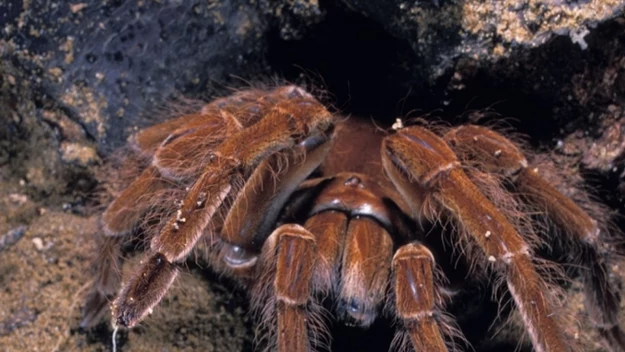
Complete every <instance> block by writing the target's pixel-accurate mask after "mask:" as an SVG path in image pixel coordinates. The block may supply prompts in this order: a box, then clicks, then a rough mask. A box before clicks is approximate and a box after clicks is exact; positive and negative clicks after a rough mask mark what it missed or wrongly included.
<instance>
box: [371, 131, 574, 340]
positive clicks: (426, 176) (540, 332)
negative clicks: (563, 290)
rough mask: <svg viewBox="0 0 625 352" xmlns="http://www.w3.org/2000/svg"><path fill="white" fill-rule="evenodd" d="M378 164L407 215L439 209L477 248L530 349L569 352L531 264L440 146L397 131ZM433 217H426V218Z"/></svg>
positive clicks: (510, 230)
mask: <svg viewBox="0 0 625 352" xmlns="http://www.w3.org/2000/svg"><path fill="white" fill-rule="evenodd" d="M382 160H383V165H384V167H385V169H386V171H387V173H388V175H389V177H390V178H391V180H392V181H393V182H394V183H395V185H396V186H397V188H398V189H399V190H400V192H401V193H402V195H403V196H404V197H405V198H406V199H407V200H408V201H409V202H410V203H411V206H412V207H413V212H415V213H416V212H420V211H423V209H421V207H422V204H428V205H430V206H431V205H433V204H438V205H440V206H441V207H442V208H443V209H445V210H446V211H447V212H448V214H449V215H450V216H451V217H452V218H453V219H455V222H456V224H457V227H458V228H459V229H461V230H463V232H466V235H468V236H469V237H470V238H471V239H472V241H471V242H473V243H475V244H477V245H478V246H479V248H481V250H482V252H483V255H484V257H485V258H484V259H487V262H488V263H489V264H490V266H491V267H492V268H493V269H494V270H495V272H497V273H499V275H501V276H502V277H505V279H506V281H507V286H508V289H509V291H510V293H511V295H512V297H513V299H514V301H515V303H516V306H517V308H518V309H519V311H520V312H521V316H522V318H523V321H524V323H525V326H526V328H527V331H528V333H529V336H530V338H531V340H532V343H533V345H534V348H535V349H536V350H537V351H538V352H546V351H550V352H553V351H557V352H559V351H569V350H571V349H572V347H571V346H570V345H569V343H568V341H570V340H568V339H567V338H566V337H565V336H564V334H563V332H562V331H563V330H562V329H561V328H562V322H561V321H559V318H558V315H557V314H556V312H555V308H554V307H553V302H552V301H551V300H550V299H549V297H548V296H549V292H550V289H549V286H548V285H547V283H546V282H545V281H544V280H543V279H542V278H541V277H540V275H539V274H538V273H537V272H536V269H535V267H534V265H533V263H532V258H531V255H530V247H529V246H528V244H527V243H526V242H525V241H524V239H523V238H522V237H521V236H520V235H519V234H518V232H517V231H516V229H515V228H514V226H512V225H511V224H510V223H509V222H508V220H507V219H506V217H505V216H504V215H503V214H501V213H500V212H499V211H498V210H497V208H496V207H495V206H494V205H493V204H492V203H491V202H490V201H489V200H488V199H487V198H486V197H485V196H484V195H483V194H482V193H481V192H480V191H479V189H478V188H477V187H476V186H475V185H474V184H473V183H472V182H471V181H470V180H469V178H468V176H467V175H466V174H465V173H464V171H463V170H462V168H461V165H460V162H459V161H458V159H457V157H456V155H455V154H454V152H453V151H452V150H451V149H450V147H449V146H448V145H447V144H446V143H445V141H444V140H442V139H441V138H440V137H438V136H437V135H435V134H434V133H432V132H430V131H428V130H426V129H424V128H421V127H418V126H412V127H407V128H403V129H400V130H398V131H397V133H396V134H394V135H391V136H389V137H387V138H386V139H385V140H384V142H383V146H382ZM423 191H425V192H426V197H429V198H431V199H432V200H433V201H428V202H425V203H420V204H415V203H414V200H415V199H418V200H422V199H423V197H424V196H423V194H421V195H415V192H423ZM435 213H436V212H435V211H434V210H429V211H426V214H430V216H431V215H432V214H435ZM430 220H432V221H434V220H436V219H430ZM474 259H476V258H474Z"/></svg>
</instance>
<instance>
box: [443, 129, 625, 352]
mask: <svg viewBox="0 0 625 352" xmlns="http://www.w3.org/2000/svg"><path fill="white" fill-rule="evenodd" d="M445 140H447V142H448V143H449V144H450V145H451V146H452V147H453V148H454V150H455V151H456V154H458V156H459V157H461V158H466V159H468V160H469V161H474V162H477V163H478V164H479V165H480V167H481V168H482V169H483V170H484V171H486V172H490V173H496V174H499V175H502V176H503V177H505V179H506V180H507V181H509V182H510V183H511V184H512V185H513V187H514V188H515V189H516V190H517V191H518V192H519V193H520V195H521V197H522V198H523V200H524V201H526V202H527V203H529V205H530V207H531V210H532V211H533V212H534V213H536V214H540V216H543V217H545V218H546V220H547V221H546V222H550V221H551V222H553V223H554V224H555V225H556V226H557V229H555V232H557V233H561V234H562V235H563V236H562V237H561V238H558V240H560V241H561V242H563V243H566V244H571V246H570V247H571V249H572V250H571V251H569V253H570V255H569V257H570V258H569V260H571V261H573V262H578V263H581V264H582V265H583V267H582V268H583V269H582V277H583V280H584V291H585V295H586V301H585V306H586V309H587V311H588V314H589V316H590V318H591V320H592V322H593V323H594V324H595V326H596V327H597V328H598V329H599V331H600V333H601V334H602V335H603V337H604V338H605V339H606V340H607V343H608V345H609V346H610V348H612V349H614V350H618V351H624V350H625V333H624V332H623V331H622V330H621V328H620V327H619V319H618V312H619V306H620V304H619V303H620V297H619V294H618V290H617V289H616V288H615V287H614V286H613V285H612V284H611V282H610V278H609V268H608V265H607V260H608V259H610V258H609V254H610V253H609V251H607V250H602V248H603V247H604V246H603V243H602V242H601V241H602V240H603V239H605V238H608V237H609V234H607V235H608V236H606V234H605V233H603V234H602V233H601V228H600V225H599V224H598V222H597V221H596V220H594V219H592V218H591V217H590V216H589V215H588V213H586V212H585V211H584V210H583V209H582V208H581V207H580V206H578V205H577V204H576V203H575V202H573V201H572V200H571V199H570V198H568V197H566V196H564V195H563V194H562V193H560V192H559V191H558V190H557V189H556V188H555V187H554V186H553V185H551V184H550V183H549V182H548V181H547V180H546V179H545V178H543V176H541V167H540V165H531V164H529V163H528V161H527V159H526V158H525V156H524V155H523V153H522V151H521V150H520V148H519V147H517V146H516V145H515V144H514V143H512V142H511V141H510V140H508V139H507V138H505V137H504V136H502V135H501V134H499V133H497V132H495V131H493V130H491V129H488V128H485V127H480V126H473V125H467V126H462V127H458V128H454V129H452V130H450V131H449V132H448V133H447V134H446V135H445ZM549 220H550V221H549ZM558 230H559V231H558ZM601 235H603V236H601ZM602 252H604V253H602Z"/></svg>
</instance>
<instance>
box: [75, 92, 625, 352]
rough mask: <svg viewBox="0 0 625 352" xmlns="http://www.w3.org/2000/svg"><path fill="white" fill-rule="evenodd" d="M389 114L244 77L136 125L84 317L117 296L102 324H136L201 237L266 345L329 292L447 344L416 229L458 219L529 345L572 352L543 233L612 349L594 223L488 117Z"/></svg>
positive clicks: (439, 300)
mask: <svg viewBox="0 0 625 352" xmlns="http://www.w3.org/2000/svg"><path fill="white" fill-rule="evenodd" d="M394 127H395V128H394V129H393V130H392V131H391V132H390V133H385V132H381V131H380V130H378V129H375V128H374V127H373V125H372V124H371V123H370V122H362V121H358V120H356V119H337V118H335V117H334V116H333V115H332V114H331V113H330V112H328V110H327V109H326V108H325V107H324V106H323V105H322V104H320V103H319V102H318V101H317V100H315V99H314V98H313V97H312V96H311V95H310V94H309V93H307V92H306V91H304V90H303V89H301V88H299V87H295V86H284V87H278V88H275V89H271V90H246V91H241V92H238V93H236V94H234V95H231V96H228V97H225V98H221V99H217V100H215V101H213V102H212V103H210V104H208V105H206V106H205V107H204V108H203V109H202V110H201V111H200V112H199V113H197V114H193V115H186V116H182V117H179V118H175V119H171V120H168V121H166V122H163V123H161V124H158V125H156V126H153V127H150V128H147V129H144V130H142V131H141V132H139V133H138V134H136V135H135V136H134V137H133V139H132V141H131V145H132V147H133V148H134V149H135V150H136V151H137V153H138V154H140V159H142V160H146V161H148V163H147V167H146V168H145V169H144V170H143V171H142V172H141V173H140V174H139V175H138V176H137V177H136V179H135V180H134V181H133V182H132V183H131V184H130V185H129V186H128V187H127V188H125V190H123V191H122V192H121V193H120V194H119V195H118V197H117V198H116V199H115V200H114V201H113V202H112V203H111V204H110V205H109V207H108V208H107V210H106V211H105V212H104V214H103V215H102V224H103V237H102V238H106V239H107V241H104V245H103V247H102V251H101V253H100V254H99V256H98V258H97V261H96V268H97V280H96V284H95V285H94V288H93V290H92V292H91V294H90V296H89V298H88V300H87V304H86V306H85V309H84V320H83V325H84V326H89V325H91V324H94V323H96V322H97V321H98V320H99V319H100V317H101V316H102V313H103V312H104V311H106V308H107V307H108V302H109V300H112V301H113V303H112V311H113V320H114V324H116V325H122V326H126V327H133V326H134V325H136V324H137V323H139V322H140V321H141V320H142V319H143V318H144V317H145V316H146V315H147V314H148V313H149V312H150V311H151V310H152V308H153V307H154V306H155V305H156V304H158V302H159V301H160V300H161V299H162V297H163V296H164V294H165V292H166V291H167V289H168V287H169V286H170V285H171V284H172V282H173V281H174V279H175V278H176V275H177V273H178V270H179V269H178V266H179V264H180V263H182V262H183V261H184V260H185V258H186V257H187V256H188V255H189V254H190V252H191V251H194V250H196V251H197V252H200V253H201V254H204V255H206V256H207V257H208V259H209V260H210V262H211V263H212V265H213V266H214V268H215V270H218V271H220V272H223V273H225V274H228V275H231V276H232V277H234V278H235V279H237V280H239V281H240V282H241V284H242V285H243V286H244V287H246V288H247V289H248V290H249V292H250V297H251V300H252V306H253V308H254V309H255V311H256V312H257V318H258V319H259V321H260V322H261V323H262V326H263V327H264V329H261V331H263V334H264V335H263V336H264V337H265V338H266V340H265V343H263V345H265V346H266V347H268V348H270V349H272V350H273V349H277V350H278V351H281V352H303V351H308V350H310V349H314V347H315V346H316V345H317V342H318V341H317V340H316V339H317V338H319V336H322V335H323V331H324V325H325V323H326V322H324V321H323V319H321V318H320V316H321V315H320V313H319V312H320V309H322V308H320V305H319V302H320V301H321V300H324V299H325V298H331V299H333V300H334V301H335V302H337V304H335V305H334V309H333V310H334V311H333V312H331V313H333V315H334V316H335V317H336V318H337V319H338V320H340V321H344V322H346V323H348V324H350V325H359V326H363V327H366V326H368V325H370V324H371V323H372V322H373V321H374V320H375V319H376V316H377V315H378V314H379V313H380V312H381V311H384V312H387V314H390V315H392V317H393V318H395V319H396V320H397V329H398V338H397V339H396V340H395V343H396V344H399V345H400V347H408V348H412V349H414V350H415V351H445V350H447V349H449V348H459V346H458V345H456V344H454V341H459V340H461V339H462V337H461V333H460V331H459V330H458V329H457V328H456V324H454V322H453V318H452V317H451V316H450V315H448V314H446V313H445V302H447V301H448V300H449V299H452V300H453V296H449V295H448V294H443V293H444V290H443V288H442V285H443V284H444V281H445V280H444V274H443V273H442V271H441V270H439V269H437V264H436V260H435V258H437V257H438V255H439V253H437V252H436V251H435V254H436V256H435V255H434V254H433V251H432V250H431V249H429V248H428V247H427V246H426V244H425V243H426V242H425V241H424V231H423V229H425V228H426V227H427V226H431V225H428V224H432V223H435V222H437V221H441V222H443V223H445V224H447V223H449V224H453V226H451V227H452V228H453V233H452V234H451V239H450V241H449V242H452V243H453V245H452V246H451V247H452V248H448V250H449V251H453V252H454V253H459V255H460V256H461V258H463V259H464V260H465V261H466V262H467V263H469V266H470V267H471V268H472V270H471V271H470V273H472V275H489V276H490V277H493V280H492V281H494V282H500V283H501V285H500V286H501V287H503V288H505V289H506V290H507V292H509V295H510V297H511V298H512V300H513V302H514V304H515V306H516V309H518V311H519V313H520V316H521V318H522V321H523V323H524V325H525V327H526V331H527V333H528V335H529V337H530V339H531V342H532V344H533V346H534V348H535V349H536V350H537V351H570V350H577V349H578V348H576V346H575V340H574V339H572V338H570V336H568V335H569V334H570V330H569V326H568V325H567V324H566V323H565V314H563V313H561V311H562V307H561V306H560V305H559V304H560V303H559V302H558V301H557V300H556V299H554V298H553V297H556V296H557V295H556V292H557V291H558V290H557V286H555V285H553V284H552V282H553V281H554V280H553V275H547V274H545V273H553V272H554V271H557V270H556V269H557V267H556V266H555V265H552V264H549V261H547V260H544V259H539V258H537V257H536V256H535V255H534V253H535V252H537V251H538V249H539V248H540V247H547V246H548V245H550V244H552V243H554V242H557V243H560V244H564V245H568V247H566V248H567V252H568V253H567V254H570V255H569V256H568V257H567V258H568V259H567V260H569V261H570V262H574V263H576V264H581V265H580V267H581V269H580V272H581V276H582V278H583V282H584V283H585V285H584V287H585V295H586V297H587V299H586V306H587V311H588V312H589V316H590V318H591V320H592V321H593V323H594V324H595V326H596V327H597V329H598V330H599V332H600V333H601V335H602V336H603V337H604V338H605V339H606V341H607V346H609V348H611V349H614V350H623V348H625V344H624V343H625V340H624V339H623V336H624V335H623V332H622V331H621V330H620V328H619V325H618V316H617V312H618V308H619V296H618V292H616V290H615V288H614V287H613V285H612V284H611V283H610V280H609V277H608V267H609V265H608V264H607V262H606V258H607V256H608V254H609V253H606V252H609V251H606V250H605V248H606V245H605V242H606V240H607V239H609V236H608V234H607V233H606V232H607V231H606V226H605V225H603V221H601V219H596V218H597V217H595V219H593V217H591V216H590V215H588V211H584V210H582V207H580V205H578V204H577V203H576V202H574V201H573V200H572V199H570V198H567V197H566V196H564V195H563V194H562V193H560V192H559V191H558V190H557V189H556V187H555V186H554V184H555V183H554V182H553V181H552V180H550V181H547V179H546V178H544V177H543V176H541V174H542V173H541V171H542V169H541V168H542V166H541V165H540V164H537V163H532V161H528V160H527V159H526V158H525V156H524V155H523V153H522V152H521V151H520V148H519V147H518V145H517V144H515V143H513V142H511V141H510V140H508V139H507V138H505V137H503V136H502V135H501V134H499V133H497V132H494V131H493V130H491V129H488V128H485V127H479V126H474V125H465V126H461V127H457V128H451V129H447V131H443V132H442V133H440V135H439V134H437V133H434V132H432V131H431V130H429V129H427V128H424V127H420V126H409V127H403V126H401V124H397V125H396V126H394ZM438 129H439V130H440V128H438ZM553 177H554V176H553V175H552V174H550V178H553ZM560 182H561V181H560ZM556 183H557V182H556ZM580 192H581V191H580ZM591 213H592V212H591ZM526 214H533V215H532V216H528V215H526ZM540 218H543V219H542V222H541V223H540V224H541V225H535V224H534V222H536V221H541V219H540ZM161 219H162V220H161ZM597 220H599V221H597ZM137 228H143V229H144V230H145V229H146V228H156V230H154V231H152V232H150V231H144V233H145V232H147V237H148V239H149V245H148V248H149V250H148V253H147V256H146V259H145V260H144V261H143V263H142V264H141V266H140V268H138V270H137V272H136V274H135V275H134V276H132V277H130V278H127V279H126V280H125V282H124V284H123V285H122V283H121V282H122V278H121V273H120V271H119V270H118V268H119V267H120V264H121V255H120V248H121V244H122V242H123V240H122V239H123V238H124V236H126V235H128V234H131V233H135V232H134V230H135V229H137ZM550 229H551V230H550ZM554 229H556V230H554ZM444 233H448V231H446V232H444ZM554 233H556V234H557V236H556V235H554ZM144 235H145V234H144ZM429 236H433V234H432V233H430V234H429ZM556 237H557V238H556ZM556 239H557V241H555V240H556ZM200 248H201V249H202V250H201V251H200V250H198V249H200ZM444 297H446V298H444ZM383 306H386V307H387V308H388V309H385V310H381V309H380V308H381V307H383Z"/></svg>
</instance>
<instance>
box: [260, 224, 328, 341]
mask: <svg viewBox="0 0 625 352" xmlns="http://www.w3.org/2000/svg"><path fill="white" fill-rule="evenodd" d="M271 237H273V238H271ZM268 242H270V243H275V264H274V265H275V266H276V277H275V279H274V282H273V289H274V294H275V302H276V312H277V325H278V327H277V347H278V351H279V352H306V351H309V350H310V343H309V339H310V336H309V329H308V326H307V324H308V320H309V319H308V316H307V312H306V308H307V307H306V305H307V303H308V300H309V299H310V294H311V287H312V276H313V270H314V267H315V260H316V255H317V251H316V246H315V240H314V237H313V235H312V234H310V232H308V231H307V230H306V229H304V228H303V227H301V226H299V225H283V226H280V227H279V228H278V229H277V230H275V231H274V232H273V233H272V234H271V236H270V238H269V239H268ZM267 264H268V265H272V264H269V263H267Z"/></svg>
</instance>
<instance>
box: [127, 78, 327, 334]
mask: <svg viewBox="0 0 625 352" xmlns="http://www.w3.org/2000/svg"><path fill="white" fill-rule="evenodd" d="M286 88H287V93H288V94H290V96H291V95H292V99H291V100H288V101H282V102H280V103H278V104H276V105H275V106H273V107H272V108H271V109H269V111H268V112H267V115H266V116H265V117H264V118H263V119H262V120H260V121H259V122H257V123H255V124H253V125H252V126H250V127H248V128H246V129H244V130H242V131H241V132H238V133H235V134H233V135H232V136H229V137H228V138H227V139H225V140H224V142H223V143H221V144H220V145H219V146H218V147H216V148H215V150H213V151H212V152H211V153H210V154H208V155H209V158H208V160H209V163H208V165H206V167H205V169H204V170H203V172H202V175H201V176H200V177H199V179H198V180H196V181H195V183H194V184H193V185H192V186H191V187H190V189H189V191H188V193H187V194H186V196H185V198H184V199H183V200H182V202H181V205H180V207H179V209H177V211H176V213H175V214H174V216H172V217H171V218H170V220H169V221H168V222H167V223H166V224H165V225H164V227H163V229H162V230H161V232H160V233H159V234H158V235H157V236H155V237H154V238H153V239H152V241H151V250H152V252H153V253H155V254H153V255H152V257H151V258H152V259H151V261H154V262H155V263H156V262H158V263H159V265H156V264H154V265H148V264H146V266H144V267H143V268H142V269H141V270H140V271H139V272H138V273H137V274H135V276H134V277H133V278H132V279H131V282H130V283H129V284H128V285H127V286H126V288H125V289H124V290H123V291H122V293H121V294H120V296H119V297H118V299H117V300H116V302H115V307H116V309H115V319H116V320H117V321H118V322H119V323H120V324H122V325H126V324H133V325H134V324H135V323H137V322H138V321H139V320H141V318H142V317H144V316H145V314H147V310H149V309H151V308H152V307H153V306H154V305H156V304H157V303H158V301H159V300H160V299H161V298H162V294H164V291H163V292H162V294H161V295H155V294H149V295H146V296H145V297H138V295H139V294H140V293H141V292H144V293H146V294H147V293H148V292H147V291H142V290H140V289H139V288H142V287H148V286H150V285H151V287H156V286H158V287H159V288H160V287H161V286H162V287H165V286H164V285H161V284H160V283H162V282H168V281H167V280H168V279H169V278H171V279H172V280H173V277H175V275H174V274H172V273H174V272H175V271H173V270H169V269H167V268H169V266H171V265H172V263H176V262H179V261H181V260H183V259H184V258H185V257H186V256H187V254H188V253H189V252H190V251H191V249H193V247H194V246H195V244H196V243H197V241H198V240H199V238H200V237H201V236H202V235H203V233H204V230H205V228H206V227H207V226H208V225H209V223H210V222H211V220H212V218H213V216H214V215H215V213H216V211H217V210H218V209H219V207H221V206H222V204H223V202H224V200H225V199H226V198H227V197H229V195H230V194H231V193H233V194H232V196H236V195H237V194H238V193H239V192H240V190H241V187H240V186H239V182H240V181H241V180H245V179H247V178H249V177H250V175H251V174H252V173H253V171H254V170H255V169H257V168H258V166H259V164H261V163H262V162H263V161H264V160H266V159H267V158H268V157H270V156H272V155H274V154H275V153H279V152H284V151H285V150H290V149H291V148H294V147H295V146H297V145H298V144H300V143H303V144H304V148H305V147H306V143H308V142H309V141H317V140H318V139H320V140H322V142H323V141H327V140H328V138H327V135H326V134H328V133H329V134H330V135H331V130H332V119H333V117H332V115H331V114H330V113H329V112H328V111H327V110H326V109H325V108H324V107H323V105H321V104H320V103H319V102H317V101H316V100H314V98H312V96H310V95H309V94H308V93H306V92H304V91H303V90H301V89H300V88H296V87H286ZM322 142H321V143H322ZM313 144H315V145H316V143H313ZM253 230H254V229H252V231H251V232H252V233H253V232H254V231H253ZM249 240H251V239H248V242H245V243H242V244H241V245H242V246H243V247H245V246H249ZM235 244H238V243H235ZM162 263H165V264H162ZM163 267H164V268H165V269H161V268H163ZM311 270H312V269H311ZM161 273H162V274H161ZM141 277H154V278H155V279H154V281H153V282H155V284H149V283H146V284H142V282H143V281H142V280H143V279H142V278H141ZM151 282H152V281H151ZM169 284H171V282H169ZM169 284H168V285H169ZM168 285H167V286H168ZM135 286H136V287H137V289H134V287H135ZM159 292H160V291H159ZM133 301H135V302H138V303H133ZM289 309H290V308H289ZM285 314H289V313H285Z"/></svg>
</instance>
